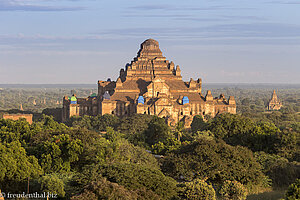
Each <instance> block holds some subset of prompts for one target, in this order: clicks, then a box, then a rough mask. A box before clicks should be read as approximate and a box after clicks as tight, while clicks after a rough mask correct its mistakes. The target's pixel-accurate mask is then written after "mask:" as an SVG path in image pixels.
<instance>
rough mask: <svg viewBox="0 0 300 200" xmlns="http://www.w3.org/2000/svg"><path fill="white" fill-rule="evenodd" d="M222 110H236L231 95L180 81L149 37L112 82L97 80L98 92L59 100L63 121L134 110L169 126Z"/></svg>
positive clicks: (175, 69)
mask: <svg viewBox="0 0 300 200" xmlns="http://www.w3.org/2000/svg"><path fill="white" fill-rule="evenodd" d="M224 112H228V113H233V114H235V113H236V102H235V99H234V97H233V96H230V97H229V98H228V99H226V98H225V96H224V95H223V94H221V95H220V96H219V97H216V98H214V97H213V96H212V93H211V91H209V90H208V91H207V92H206V95H205V96H204V95H202V80H201V79H200V78H198V79H197V80H193V79H192V78H191V79H190V81H188V82H184V81H183V80H182V76H181V69H180V67H179V66H178V65H177V66H176V67H175V64H174V63H173V62H172V61H171V62H170V61H168V60H166V58H165V57H164V56H163V54H162V52H161V50H160V49H159V43H158V42H157V41H156V40H153V39H148V40H146V41H144V42H143V43H142V44H141V47H140V50H139V51H138V53H137V56H136V57H135V58H134V59H133V60H132V61H131V63H130V64H127V66H126V68H125V70H124V69H121V70H120V75H119V77H118V78H117V80H116V81H111V80H110V79H109V80H107V81H98V95H96V94H92V95H91V96H89V97H87V98H77V97H76V95H73V96H72V97H67V96H65V97H64V99H63V121H66V120H67V119H69V118H70V117H72V116H83V115H98V114H100V115H104V114H114V115H117V116H119V117H122V116H129V115H132V114H135V113H137V114H149V115H157V116H159V117H163V118H165V119H166V121H167V122H168V124H170V125H175V124H176V123H177V122H179V121H183V122H185V125H186V126H189V125H190V123H191V122H192V119H193V116H195V115H211V116H212V117H214V116H216V115H217V114H220V113H224Z"/></svg>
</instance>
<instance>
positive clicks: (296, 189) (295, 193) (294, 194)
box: [285, 179, 300, 200]
mask: <svg viewBox="0 0 300 200" xmlns="http://www.w3.org/2000/svg"><path fill="white" fill-rule="evenodd" d="M285 196H286V198H285V199H286V200H296V199H300V179H297V180H296V182H295V183H293V184H291V185H290V186H289V188H288V190H287V192H286V194H285Z"/></svg>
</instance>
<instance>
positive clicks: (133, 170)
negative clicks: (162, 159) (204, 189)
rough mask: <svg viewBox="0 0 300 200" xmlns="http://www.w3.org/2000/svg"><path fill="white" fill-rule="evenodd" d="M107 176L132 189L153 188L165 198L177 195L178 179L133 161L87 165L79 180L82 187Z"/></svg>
mask: <svg viewBox="0 0 300 200" xmlns="http://www.w3.org/2000/svg"><path fill="white" fill-rule="evenodd" d="M102 176H103V177H105V178H107V180H108V181H110V182H113V183H117V184H119V185H122V186H124V187H125V188H127V189H130V190H142V189H144V188H145V189H146V190H151V191H152V192H154V193H155V194H157V195H159V196H160V197H162V198H163V199H170V198H172V197H174V196H176V181H175V180H173V179H172V178H170V177H166V176H165V175H164V174H163V173H162V172H161V171H160V170H158V169H150V168H148V167H146V166H142V165H139V164H132V163H119V164H109V165H108V164H104V165H91V166H87V167H86V168H85V170H84V171H83V173H82V175H81V176H80V178H79V179H78V182H79V183H81V184H82V187H84V186H85V185H88V184H89V183H91V182H93V181H97V180H99V179H101V177H102Z"/></svg>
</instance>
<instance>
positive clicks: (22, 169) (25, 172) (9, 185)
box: [0, 141, 43, 192]
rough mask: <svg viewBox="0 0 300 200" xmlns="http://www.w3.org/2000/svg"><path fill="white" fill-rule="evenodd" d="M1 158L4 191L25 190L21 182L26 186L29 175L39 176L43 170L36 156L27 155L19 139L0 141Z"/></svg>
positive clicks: (1, 181)
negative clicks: (7, 141) (10, 141)
mask: <svg viewBox="0 0 300 200" xmlns="http://www.w3.org/2000/svg"><path fill="white" fill-rule="evenodd" d="M0 158H1V159H0V169H1V170H0V188H1V189H3V190H4V191H6V190H7V189H10V190H11V192H13V191H18V190H19V192H20V190H23V191H25V187H21V189H20V184H21V183H23V185H24V186H25V184H24V182H25V180H27V179H28V177H29V178H30V179H31V178H37V177H38V176H39V175H40V174H42V172H43V171H42V169H41V167H40V165H39V164H38V160H37V159H36V158H35V157H34V156H27V155H26V151H25V149H24V148H23V147H21V143H20V142H19V141H15V142H12V143H9V144H5V143H4V144H2V143H0Z"/></svg>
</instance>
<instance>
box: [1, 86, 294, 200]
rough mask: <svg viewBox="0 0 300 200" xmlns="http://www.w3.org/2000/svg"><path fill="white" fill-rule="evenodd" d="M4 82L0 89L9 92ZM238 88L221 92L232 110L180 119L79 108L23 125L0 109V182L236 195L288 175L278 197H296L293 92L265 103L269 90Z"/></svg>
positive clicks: (67, 194) (143, 193)
mask: <svg viewBox="0 0 300 200" xmlns="http://www.w3.org/2000/svg"><path fill="white" fill-rule="evenodd" d="M12 91H13V90H11V91H5V92H3V91H2V94H5V95H6V93H7V95H9V96H14V97H16V98H17V99H18V97H17V96H18V95H17V96H16V95H15V94H12ZM82 91H84V90H82ZM82 91H81V92H82ZM248 91H250V92H249V93H246V92H244V93H243V90H240V89H235V90H233V89H232V90H231V89H226V90H225V92H224V93H225V94H226V92H227V93H231V94H233V95H235V96H236V100H237V105H238V111H239V114H237V115H231V114H221V115H218V116H217V117H215V118H211V117H209V116H208V115H207V116H195V117H194V120H193V122H192V124H191V127H190V128H186V127H184V124H183V122H179V123H178V124H176V126H174V127H170V126H168V125H167V124H166V123H165V120H164V119H161V118H159V117H157V116H149V115H132V116H128V117H123V118H119V117H117V116H114V115H103V116H83V117H74V118H71V119H70V120H69V121H68V122H66V123H65V124H63V123H58V122H57V120H58V118H57V117H55V116H56V115H54V117H55V118H53V117H49V116H45V115H42V114H41V113H40V115H39V119H38V120H36V116H37V115H35V122H34V123H33V124H31V125H30V124H28V123H27V122H26V121H25V120H22V119H21V120H18V121H12V120H3V119H0V157H1V159H0V169H1V170H0V189H1V190H2V191H3V192H6V193H7V192H14V193H22V192H25V193H26V192H27V190H28V182H29V192H30V193H33V192H52V193H56V194H58V195H59V197H60V198H63V199H74V200H75V199H153V200H154V199H245V197H246V195H247V193H248V194H249V195H251V194H253V193H255V192H256V193H257V192H263V191H268V190H272V189H278V188H279V189H282V188H283V189H286V188H287V187H288V186H289V185H291V184H292V185H291V186H290V187H289V189H288V191H287V193H286V198H287V199H293V198H298V197H297V196H295V195H297V194H298V195H299V193H297V192H299V181H296V179H297V178H300V165H299V161H300V160H299V158H300V145H299V144H300V115H299V113H298V112H299V111H300V109H299V106H300V103H299V98H298V97H299V95H298V93H299V92H298V91H297V90H296V91H292V92H291V90H287V92H288V91H290V92H291V94H290V95H287V97H285V99H284V105H285V107H283V108H282V109H281V110H280V111H274V112H265V103H266V99H268V98H269V94H268V96H266V95H262V96H261V98H260V99H259V98H258V99H255V98H253V97H252V96H251V95H254V96H259V95H258V94H261V92H262V91H260V90H258V91H257V92H251V90H248ZM281 92H282V94H285V91H281ZM85 93H87V91H85ZM85 93H84V94H85ZM51 94H53V93H51V92H50V93H47V94H46V93H42V96H43V97H39V98H37V99H39V100H38V102H37V105H36V106H37V107H35V106H33V108H34V109H31V111H36V110H39V111H40V110H41V109H42V108H45V107H47V106H46V105H45V104H44V103H43V102H42V101H43V99H41V98H46V102H47V101H48V100H47V99H48V98H50V95H51ZM20 95H21V96H22V95H25V94H24V91H23V92H22V91H20ZM243 95H244V96H243ZM278 95H279V96H280V95H281V93H279V94H278ZM3 98H4V97H1V98H0V103H2V104H1V105H2V106H3ZM5 98H6V97H5ZM51 98H52V97H51ZM55 98H56V97H53V99H55ZM1 99H2V102H1ZM16 101H17V102H18V103H19V100H16ZM26 101H27V99H26ZM32 101H33V99H32V98H30V99H29V98H28V101H27V103H24V107H25V106H26V107H27V106H28V107H30V106H29V104H30V102H31V103H32ZM20 102H21V101H20ZM41 102H42V103H41ZM18 103H14V104H18ZM46 104H47V103H46ZM12 105H13V104H11V106H9V107H7V108H13V106H12ZM55 105H56V104H55V102H54V101H52V104H51V106H49V109H47V110H44V113H48V114H52V111H53V110H51V109H53V108H54V107H55ZM39 106H40V107H39ZM30 108H31V107H30ZM13 112H14V111H13ZM246 191H247V192H246ZM282 197H283V196H282Z"/></svg>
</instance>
